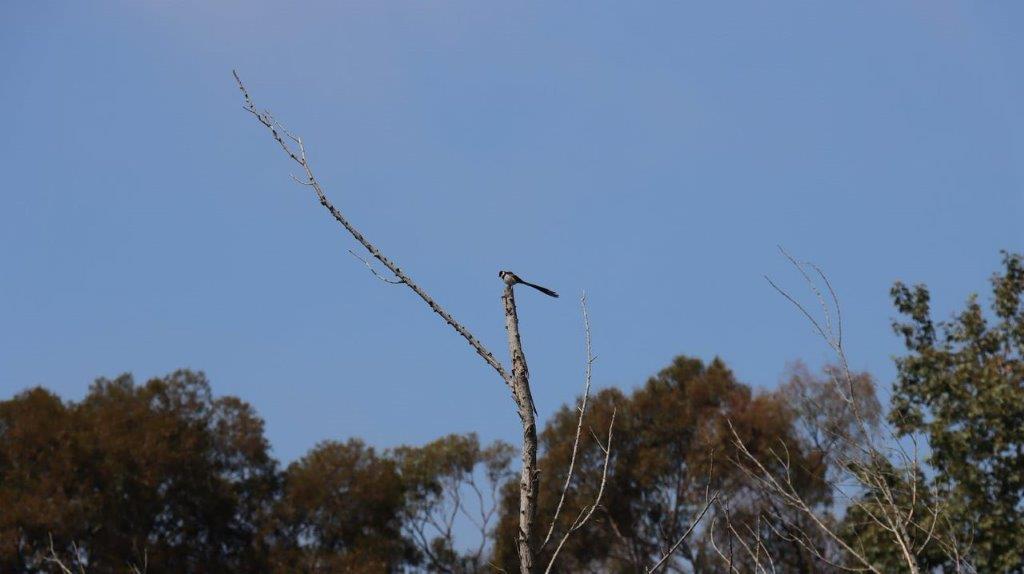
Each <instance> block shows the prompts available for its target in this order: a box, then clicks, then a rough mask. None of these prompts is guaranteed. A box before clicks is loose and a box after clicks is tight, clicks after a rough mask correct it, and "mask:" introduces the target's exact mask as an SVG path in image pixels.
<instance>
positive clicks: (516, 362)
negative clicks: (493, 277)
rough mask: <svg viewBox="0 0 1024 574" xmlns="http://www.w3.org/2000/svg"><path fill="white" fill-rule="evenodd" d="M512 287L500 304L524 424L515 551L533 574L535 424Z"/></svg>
mask: <svg viewBox="0 0 1024 574" xmlns="http://www.w3.org/2000/svg"><path fill="white" fill-rule="evenodd" d="M512 287H513V286H512V285H509V284H506V285H505V293H504V295H502V297H501V301H502V303H503V304H504V306H505V332H506V333H507V334H508V351H509V355H510V356H511V357H512V381H511V383H512V394H513V396H514V397H515V399H516V405H517V406H518V408H519V420H520V421H522V424H523V468H522V472H521V474H520V476H519V533H518V535H517V539H516V542H517V544H516V548H517V550H518V553H519V571H520V572H521V574H531V573H532V572H533V571H534V544H533V542H534V533H533V530H534V523H535V522H536V519H537V482H538V479H539V476H540V471H539V470H538V469H537V421H536V417H535V413H536V409H535V408H534V404H533V395H532V394H531V393H530V371H529V369H527V367H526V355H524V354H523V343H522V341H521V340H520V339H519V316H518V315H517V314H516V297H515V293H514V292H513V290H512Z"/></svg>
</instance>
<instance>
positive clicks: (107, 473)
mask: <svg viewBox="0 0 1024 574" xmlns="http://www.w3.org/2000/svg"><path fill="white" fill-rule="evenodd" d="M275 481H276V463H275V462H274V461H273V459H272V458H270V456H269V454H268V445H267V442H266V440H265V439H264V437H263V422H262V421H261V420H260V419H259V418H258V417H257V416H256V415H255V413H254V412H253V411H252V409H251V408H250V407H249V406H248V405H247V404H245V403H244V402H242V401H239V400H238V399H235V398H232V397H226V398H214V397H213V396H212V394H211V392H210V387H209V383H208V382H207V380H206V378H205V377H204V376H203V375H202V373H195V372H191V371H177V372H175V373H173V374H171V375H168V376H167V377H163V378H157V379H152V380H150V381H148V382H147V383H146V384H145V385H136V384H134V382H133V381H132V378H131V376H129V375H123V376H121V377H118V378H117V379H113V380H108V379H99V380H97V381H96V382H95V383H94V384H93V385H92V386H91V387H90V389H89V393H88V394H87V396H86V397H85V399H84V400H83V401H81V402H79V403H63V402H61V401H60V400H59V399H58V398H57V397H55V396H54V395H52V394H50V393H48V392H46V391H44V390H41V389H33V390H30V391H27V392H25V393H22V394H20V395H18V396H16V397H14V398H13V399H11V400H9V401H5V402H3V403H0V508H2V509H3V510H2V511H0V570H2V571H4V572H33V571H38V570H39V569H40V568H41V567H42V566H43V564H44V560H43V559H44V557H45V556H46V554H47V552H48V551H49V539H50V537H51V536H52V539H53V541H54V546H55V549H56V550H58V551H60V552H61V553H63V554H65V555H74V556H75V558H76V559H78V560H81V561H82V563H83V564H85V565H87V566H88V570H89V572H97V573H105V572H124V571H125V570H126V569H127V568H128V567H129V565H135V566H141V565H144V564H146V565H148V571H149V572H151V573H153V572H156V573H159V572H186V571H187V572H223V571H229V570H230V571H233V572H257V571H261V570H262V569H263V567H264V565H263V560H264V559H265V556H266V552H267V549H266V547H265V546H264V545H263V544H262V542H261V540H262V539H261V536H260V524H262V523H263V522H264V519H265V516H266V513H267V512H268V510H269V501H270V499H271V496H272V494H273V492H274V490H275Z"/></svg>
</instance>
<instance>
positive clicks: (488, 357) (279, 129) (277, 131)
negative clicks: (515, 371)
mask: <svg viewBox="0 0 1024 574" xmlns="http://www.w3.org/2000/svg"><path fill="white" fill-rule="evenodd" d="M232 73H233V74H234V76H235V81H236V82H238V89H239V90H240V91H241V92H242V96H243V97H244V98H245V109H246V110H247V111H248V112H249V113H251V114H252V115H253V116H254V117H255V118H256V120H257V121H259V122H260V123H261V124H263V125H264V126H265V127H266V128H267V129H268V130H269V131H270V134H271V136H273V138H274V141H276V142H277V143H278V145H280V146H281V149H282V150H283V151H284V152H285V154H287V155H288V157H289V158H291V159H292V161H294V162H295V163H297V164H298V165H299V167H301V168H302V170H303V172H305V180H306V181H304V182H303V181H299V183H302V184H303V185H307V186H309V187H312V188H313V191H315V192H316V196H317V199H319V200H320V205H322V206H324V208H325V209H327V211H329V212H330V214H331V215H332V216H333V217H334V219H335V220H336V221H337V222H338V223H340V224H341V226H342V227H344V228H345V230H346V231H348V232H349V234H351V235H352V237H354V238H355V240H356V241H358V242H359V243H360V244H361V245H362V246H363V247H365V248H366V251H367V252H369V253H370V255H371V256H373V258H374V259H376V260H377V261H380V262H381V264H383V265H384V266H385V267H387V268H388V270H389V271H391V272H392V273H393V274H394V275H395V277H397V278H398V281H400V282H401V283H404V284H405V285H407V286H408V287H409V288H410V289H412V291H413V292H414V293H416V295H417V296H419V298H420V299H422V300H423V302H424V303H426V304H427V306H428V307H430V309H431V310H432V311H434V312H435V313H437V314H438V315H440V316H441V318H442V319H444V321H445V323H448V325H450V326H451V327H452V329H455V332H456V333H458V334H459V335H460V336H462V338H463V339H465V340H466V342H467V343H469V345H470V346H471V347H473V350H475V351H476V352H477V354H478V355H480V357H481V358H483V360H484V361H486V362H487V364H488V365H490V366H491V368H493V369H494V370H495V371H497V373H498V375H499V376H500V377H501V379H502V380H503V381H505V383H506V384H507V385H509V386H511V385H512V377H511V375H509V373H508V372H507V371H506V370H505V367H503V366H502V365H501V363H500V362H499V361H498V360H497V359H496V358H495V357H494V355H493V354H492V353H491V352H490V351H488V350H487V348H486V347H484V346H483V344H482V343H481V342H480V341H478V340H477V338H476V337H475V336H473V334H472V333H470V332H469V330H468V329H466V328H465V327H464V326H462V324H461V323H459V322H458V321H456V320H455V318H454V317H452V315H451V314H450V313H448V311H446V310H445V309H444V308H443V307H441V305H439V304H438V303H437V302H436V301H434V299H433V298H432V297H430V295H428V294H427V293H426V291H424V290H423V289H422V288H421V287H420V286H419V285H418V284H417V283H415V282H414V281H413V280H412V279H411V278H410V277H409V276H408V275H406V273H405V272H403V271H402V270H401V268H399V267H398V265H396V264H395V263H394V262H392V261H391V260H390V259H388V258H387V257H386V256H385V255H384V254H383V253H382V252H381V251H380V250H379V249H377V247H376V246H375V245H373V244H372V243H370V241H369V240H368V239H366V237H365V236H364V235H363V234H362V233H361V232H360V231H359V230H358V229H356V228H355V227H354V226H353V225H352V224H351V223H350V222H349V221H348V219H347V218H346V217H345V216H344V215H343V214H342V213H341V211H339V210H338V209H337V208H336V207H334V204H333V203H331V201H330V199H328V197H327V194H326V193H325V192H324V190H323V187H322V186H321V185H320V182H319V180H317V178H316V175H314V173H313V170H312V168H311V167H310V165H309V160H308V159H307V157H306V146H305V144H303V142H302V138H300V137H299V136H296V135H295V134H293V133H291V132H289V131H288V130H287V129H285V128H284V126H282V125H281V123H280V122H278V121H277V120H275V119H274V116H273V115H271V113H270V111H269V110H266V111H263V112H260V111H258V110H257V108H256V104H255V103H254V102H253V100H252V98H251V97H250V96H249V91H248V90H247V89H246V87H245V84H243V83H242V79H241V78H240V77H239V75H238V72H234V71H233V72H232ZM286 138H287V140H288V141H291V142H292V143H291V144H289V143H288V141H286ZM293 179H298V178H295V177H294V176H293Z"/></svg>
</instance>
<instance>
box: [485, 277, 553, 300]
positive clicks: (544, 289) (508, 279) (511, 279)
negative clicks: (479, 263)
mask: <svg viewBox="0 0 1024 574" xmlns="http://www.w3.org/2000/svg"><path fill="white" fill-rule="evenodd" d="M498 277H501V280H502V281H504V282H505V284H506V285H515V284H516V283H522V284H523V285H526V286H527V287H533V288H534V289H536V290H538V291H540V292H541V293H543V294H545V295H547V296H549V297H558V293H555V292H554V291H552V290H551V289H548V288H547V287H541V286H540V285H536V284H534V283H530V282H529V281H523V280H522V279H520V278H519V276H518V275H516V274H515V273H513V272H511V271H498Z"/></svg>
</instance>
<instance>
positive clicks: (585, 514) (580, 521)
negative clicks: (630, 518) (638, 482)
mask: <svg viewBox="0 0 1024 574" xmlns="http://www.w3.org/2000/svg"><path fill="white" fill-rule="evenodd" d="M615 414H616V409H613V410H612V419H611V421H610V422H609V423H608V448H605V449H604V466H603V468H602V469H601V484H600V486H599V487H598V489H597V496H596V497H595V498H594V504H592V505H591V506H590V507H589V508H587V507H584V508H583V510H581V511H580V515H579V516H578V517H577V518H576V520H574V521H573V523H572V526H570V527H569V530H567V531H566V533H565V535H564V536H562V539H561V540H560V541H559V542H558V546H556V547H555V551H554V553H552V555H551V561H550V562H548V567H547V568H546V569H545V570H544V574H547V573H548V572H551V568H552V567H554V565H555V561H556V560H558V553H559V552H561V551H562V547H563V546H565V542H566V541H567V540H569V537H570V536H572V534H573V533H574V532H576V531H577V530H579V529H580V528H583V526H584V525H586V523H587V522H588V521H589V520H590V517H591V516H593V515H594V511H595V510H597V508H598V507H599V506H600V505H601V497H602V496H604V487H605V484H607V482H608V461H609V459H611V456H612V448H611V447H612V431H613V429H614V428H615ZM602 448H604V447H602Z"/></svg>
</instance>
